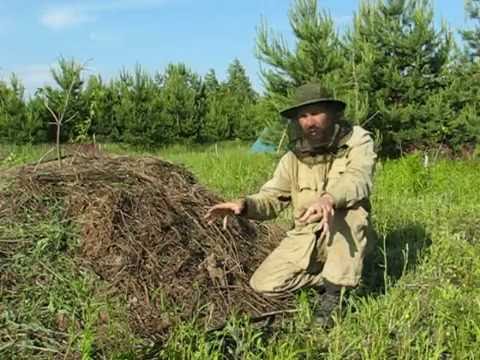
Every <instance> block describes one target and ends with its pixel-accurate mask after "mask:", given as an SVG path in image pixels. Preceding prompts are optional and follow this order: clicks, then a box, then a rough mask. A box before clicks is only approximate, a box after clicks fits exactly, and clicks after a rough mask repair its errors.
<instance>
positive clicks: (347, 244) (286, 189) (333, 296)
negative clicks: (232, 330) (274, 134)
mask: <svg viewBox="0 0 480 360" xmlns="http://www.w3.org/2000/svg"><path fill="white" fill-rule="evenodd" d="M294 100H295V103H294V105H293V106H291V107H289V108H287V109H285V110H283V111H281V112H280V114H281V115H282V116H284V117H286V118H288V119H289V120H290V125H291V126H290V127H291V128H292V129H293V133H292V136H291V138H293V147H292V149H291V151H289V152H287V153H286V154H285V155H284V156H283V157H282V159H281V160H280V162H279V164H278V166H277V168H276V170H275V173H274V175H273V177H272V179H271V180H270V181H268V182H267V183H266V184H265V185H264V186H263V187H262V188H261V190H260V192H259V193H257V194H255V195H251V196H247V197H246V198H244V199H242V200H239V201H234V202H226V203H221V204H217V205H215V206H213V207H212V208H210V209H209V210H208V212H207V215H206V218H207V220H208V221H209V222H210V223H211V222H212V221H213V219H214V218H216V217H224V216H227V215H240V216H245V217H247V218H250V219H255V220H266V219H271V218H274V217H276V216H277V215H278V214H279V213H280V212H281V211H282V210H283V209H285V208H286V207H287V206H288V205H290V204H291V205H292V206H293V212H294V220H295V226H294V228H293V229H292V230H290V231H289V232H288V233H287V236H286V237H285V238H284V239H283V240H282V241H281V242H280V244H279V245H278V247H277V248H276V249H275V250H274V251H273V252H272V253H271V254H270V255H269V256H268V257H267V258H266V259H265V260H264V262H263V263H262V264H261V265H260V267H259V268H258V269H257V270H256V271H255V273H254V274H253V276H252V278H251V280H250V285H251V287H252V288H253V289H254V290H256V291H257V292H260V293H263V294H264V295H267V296H275V295H280V294H284V293H286V292H292V291H295V290H298V289H300V288H302V287H307V286H308V287H313V288H317V289H319V292H320V290H321V291H322V295H321V304H320V307H319V309H318V312H317V320H318V321H319V322H320V323H321V324H322V325H327V324H331V320H332V319H331V313H332V311H333V310H334V309H335V307H336V306H337V305H338V303H339V300H340V293H341V289H342V288H344V287H349V288H351V287H355V286H357V285H358V283H359V280H360V276H361V273H362V267H363V259H364V256H365V253H366V250H367V244H368V243H369V241H370V240H371V237H370V236H367V235H368V234H369V219H368V218H369V216H368V215H369V214H368V212H369V211H370V203H369V200H368V198H369V195H370V191H371V187H372V176H373V168H374V163H375V159H376V154H375V152H374V144H373V141H372V138H371V137H370V134H369V133H368V132H367V131H366V130H364V129H362V128H361V127H360V126H354V127H351V126H350V125H349V124H347V123H346V122H344V121H343V120H342V119H343V111H344V109H345V106H346V104H345V103H344V102H342V101H339V100H336V99H334V98H332V97H330V96H328V95H326V92H325V90H324V89H322V88H321V86H320V85H319V84H306V85H303V86H301V87H299V88H298V89H297V90H296V92H295V95H294Z"/></svg>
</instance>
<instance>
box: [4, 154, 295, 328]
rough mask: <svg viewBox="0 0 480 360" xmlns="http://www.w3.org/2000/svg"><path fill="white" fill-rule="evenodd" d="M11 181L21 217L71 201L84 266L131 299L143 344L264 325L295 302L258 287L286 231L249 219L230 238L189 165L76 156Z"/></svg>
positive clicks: (233, 224) (237, 222) (68, 212)
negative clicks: (260, 318) (188, 326)
mask: <svg viewBox="0 0 480 360" xmlns="http://www.w3.org/2000/svg"><path fill="white" fill-rule="evenodd" d="M10 176H12V179H13V182H14V184H13V187H11V190H10V191H6V192H3V193H2V197H3V198H4V199H5V198H6V197H9V201H8V204H9V205H8V206H9V208H10V209H11V211H12V214H13V212H14V211H15V208H17V209H18V208H23V209H25V208H32V210H34V211H39V210H41V209H38V208H37V209H35V207H39V206H40V205H39V204H45V202H38V201H35V200H34V199H38V198H42V199H53V200H60V201H62V202H63V204H64V211H65V216H67V217H68V218H69V219H73V221H74V222H75V223H76V224H78V225H79V229H80V232H81V246H80V248H79V253H78V261H80V262H81V263H82V264H83V265H85V264H86V265H87V266H88V267H90V268H91V269H93V270H94V271H95V272H96V273H97V274H98V275H100V276H101V277H102V278H103V279H105V280H106V281H108V282H109V283H110V284H111V287H112V289H114V291H115V292H116V293H118V294H121V295H123V296H127V299H128V307H129V313H128V319H129V322H130V324H131V326H132V327H133V329H135V330H136V331H137V332H138V333H140V334H142V335H146V336H153V337H156V336H157V335H160V334H165V333H166V332H168V329H170V328H171V327H172V325H174V324H175V323H176V322H177V321H179V320H181V319H183V320H185V319H191V318H192V317H197V318H198V319H199V321H201V322H203V323H204V324H205V326H206V327H214V326H217V325H219V324H221V323H222V322H223V321H225V319H226V318H227V317H228V316H229V315H230V314H232V313H233V312H235V313H244V314H248V315H251V316H256V315H259V314H261V313H263V312H266V311H272V310H278V309H282V308H285V307H286V303H287V302H288V301H289V300H287V299H283V300H282V299H281V300H273V299H267V298H264V297H262V296H259V295H258V294H256V293H254V292H253V291H252V290H251V289H250V288H249V286H248V279H249V277H250V275H251V274H252V272H253V271H254V270H255V268H256V267H257V266H258V265H259V264H260V262H261V261H262V260H263V259H264V258H265V256H266V255H267V254H268V252H269V251H271V250H272V249H273V247H274V246H275V245H276V244H277V243H278V240H279V237H281V236H282V235H283V234H282V233H283V231H282V230H281V229H279V228H278V227H275V226H266V225H262V224H257V223H254V222H251V221H248V220H245V219H243V218H230V219H229V221H228V224H227V227H226V228H225V229H224V228H223V226H222V222H221V221H218V222H217V223H215V224H214V225H210V226H209V225H207V224H206V222H205V221H204V219H203V217H204V215H205V213H206V210H207V209H208V207H210V206H211V205H213V204H215V203H217V202H219V201H221V200H222V199H220V198H219V197H218V196H216V195H215V194H212V193H211V192H209V191H207V190H206V189H205V188H204V187H203V186H202V185H200V184H199V183H198V182H197V181H196V179H195V178H194V176H193V175H192V174H191V173H190V172H189V171H187V170H186V169H184V168H183V167H181V166H178V165H174V164H172V163H170V162H167V161H163V160H160V159H158V158H150V157H141V158H139V157H106V156H102V157H99V158H87V157H80V156H76V157H73V158H68V159H65V160H63V165H62V167H61V168H60V167H59V166H58V164H57V163H56V162H54V161H51V162H47V163H43V164H40V165H31V166H30V165H29V166H24V167H21V168H18V169H15V170H14V171H13V172H12V171H10ZM3 203H4V204H5V203H6V202H5V201H3ZM2 211H3V212H4V214H5V211H7V209H5V208H4V209H2ZM166 304H167V305H166ZM173 309H175V310H173Z"/></svg>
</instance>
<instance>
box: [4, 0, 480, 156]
mask: <svg viewBox="0 0 480 360" xmlns="http://www.w3.org/2000/svg"><path fill="white" fill-rule="evenodd" d="M456 6H461V5H456ZM465 10H466V13H467V15H468V16H469V18H470V19H471V22H472V26H470V28H469V29H464V30H461V31H460V32H459V34H458V36H455V33H454V32H453V31H452V30H451V29H449V28H448V26H447V25H446V24H445V23H442V24H441V25H440V26H437V25H436V24H435V18H434V9H433V2H432V1H431V0H373V1H372V0H370V1H367V0H363V1H360V5H359V8H358V9H357V11H356V12H355V14H354V16H353V18H352V21H351V24H350V26H348V27H346V28H345V29H343V30H342V31H339V29H338V28H337V27H336V25H335V21H334V19H333V17H332V16H331V15H330V14H329V13H328V12H327V11H325V10H322V9H321V8H320V7H319V5H318V2H317V0H295V1H293V3H292V5H291V8H290V12H289V14H288V17H289V20H290V24H291V28H292V32H293V35H294V41H293V44H291V42H290V43H289V42H288V41H287V40H286V38H285V37H284V35H282V34H278V33H276V32H275V31H274V30H272V29H271V28H270V26H269V25H268V24H267V23H266V22H263V23H262V24H261V25H260V26H259V29H258V33H257V41H256V56H257V58H258V59H259V60H260V62H261V65H262V66H261V75H262V80H263V84H264V87H265V90H264V93H263V94H258V93H257V92H256V91H254V89H253V88H252V85H251V83H250V80H249V78H248V76H247V75H246V72H245V69H244V67H243V66H242V64H241V63H240V62H239V61H238V60H235V61H233V62H232V64H230V66H229V68H228V74H227V77H226V80H225V81H222V82H221V81H219V80H218V79H217V77H216V74H215V72H214V70H210V71H209V72H208V73H207V74H206V75H205V76H203V77H202V76H200V75H198V74H196V73H194V72H193V71H192V70H190V69H189V68H188V66H186V65H184V64H171V65H169V66H168V67H167V68H166V69H165V71H164V72H163V73H157V74H155V75H153V76H151V75H149V74H147V73H146V72H145V71H144V70H142V68H141V67H140V66H138V67H137V68H136V69H135V70H134V71H133V72H128V71H122V72H121V73H120V75H119V76H118V77H117V78H115V79H113V80H110V81H108V82H105V81H104V80H103V79H102V78H101V77H100V76H99V75H93V76H90V77H88V78H87V79H84V77H83V76H82V70H83V67H82V65H81V64H78V63H76V62H75V61H73V60H65V59H61V60H60V61H59V65H58V67H57V68H56V69H54V70H52V76H53V78H54V80H55V83H56V86H45V87H43V88H41V89H38V90H37V91H36V92H35V94H34V96H32V97H30V98H29V99H25V96H24V89H23V87H22V85H21V83H20V81H19V80H18V79H17V78H16V77H15V76H13V77H12V78H11V79H10V81H9V82H8V83H6V82H0V141H8V142H12V141H13V142H20V143H22V142H23V143H24V142H33V143H34V142H45V141H49V140H52V139H53V134H54V133H55V130H56V124H55V123H54V122H52V114H51V111H50V112H49V111H48V110H47V106H46V105H49V107H50V108H51V109H52V110H53V112H55V113H56V114H58V113H60V112H62V111H63V110H64V112H65V114H64V115H65V116H64V119H66V120H65V122H64V123H63V124H62V131H61V137H62V140H63V141H88V139H90V138H91V137H92V136H93V134H95V136H96V138H97V139H99V141H113V142H126V143H131V144H142V145H162V144H167V143H172V142H177V141H184V140H189V141H193V142H200V143H206V142H215V141H221V140H231V139H242V140H253V139H255V138H256V137H257V136H258V135H259V134H260V133H261V131H262V129H264V128H266V127H267V128H269V129H271V130H270V131H267V132H263V135H265V136H264V137H265V140H266V141H271V142H273V143H278V141H279V138H280V137H281V134H282V133H283V129H284V127H285V122H282V119H280V118H279V116H278V110H279V109H281V108H283V107H284V106H286V105H287V104H288V102H289V96H290V95H291V92H292V90H293V89H294V88H295V87H296V86H298V85H301V84H303V83H305V82H308V81H313V80H316V81H319V82H321V83H322V84H323V85H324V86H325V87H326V88H327V89H329V90H330V91H331V92H332V93H333V94H334V95H335V96H336V97H338V98H340V99H342V100H344V101H345V102H347V104H348V106H347V110H346V114H345V115H346V119H347V120H349V121H350V122H352V123H354V124H361V125H362V126H364V127H365V128H367V129H368V130H370V131H372V132H373V133H374V134H375V136H376V138H377V141H378V142H379V144H380V151H381V152H382V153H383V154H385V155H398V154H401V153H403V152H405V151H410V150H412V149H416V148H425V147H434V146H435V147H436V146H440V145H441V146H446V147H448V148H450V149H453V150H458V149H460V148H462V147H465V146H475V145H476V144H477V143H478V140H479V138H480V105H479V104H480V61H479V58H480V26H479V25H480V0H467V1H466V6H465ZM66 99H68V106H66V107H65V103H66V101H65V100H66ZM67 120H69V121H67Z"/></svg>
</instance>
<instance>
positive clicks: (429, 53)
mask: <svg viewBox="0 0 480 360" xmlns="http://www.w3.org/2000/svg"><path fill="white" fill-rule="evenodd" d="M346 48H347V49H348V51H347V57H348V58H349V59H350V64H351V65H350V71H348V72H346V74H348V75H350V74H351V75H352V76H351V77H350V78H351V79H352V80H353V82H352V81H350V82H349V81H348V78H347V79H346V81H345V82H344V83H345V84H346V86H347V87H348V88H350V89H351V90H350V91H349V90H348V89H347V93H348V96H346V98H347V101H348V102H349V103H350V105H351V106H352V105H353V107H354V110H353V111H351V110H350V111H351V112H350V113H353V114H355V115H356V116H357V119H358V115H359V109H360V111H361V115H362V117H363V119H362V118H360V121H362V120H363V121H365V120H367V119H370V121H369V123H368V124H367V127H368V128H370V129H372V130H377V131H379V132H381V134H382V137H383V151H384V152H385V153H389V154H392V153H398V152H401V151H402V150H405V149H406V148H409V147H411V145H414V144H416V143H418V142H419V140H420V139H422V140H424V142H425V143H428V142H431V141H435V140H438V138H437V137H435V136H432V129H433V128H436V129H440V128H441V126H442V124H441V122H440V121H441V120H440V119H430V118H428V116H427V112H426V111H425V106H426V104H427V103H429V97H430V96H432V94H435V93H436V92H437V91H439V90H441V89H442V86H443V85H442V82H443V75H444V73H443V72H444V70H445V69H446V67H447V65H448V64H449V60H450V54H451V49H452V41H451V34H450V32H449V31H448V30H447V29H446V28H445V27H442V28H441V29H440V30H438V31H437V30H436V29H435V26H434V16H433V5H432V4H431V1H429V0H421V1H413V0H377V1H375V2H367V1H365V2H363V3H362V4H361V7H360V11H359V13H358V15H357V16H356V17H355V20H354V28H353V30H352V32H351V33H350V34H349V37H348V42H347V44H346ZM439 120H440V121H439ZM435 121H437V123H435V124H433V122H435Z"/></svg>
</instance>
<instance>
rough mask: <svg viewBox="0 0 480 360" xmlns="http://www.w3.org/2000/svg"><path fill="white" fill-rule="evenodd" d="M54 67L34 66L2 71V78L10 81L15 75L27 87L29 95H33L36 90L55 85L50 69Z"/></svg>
mask: <svg viewBox="0 0 480 360" xmlns="http://www.w3.org/2000/svg"><path fill="white" fill-rule="evenodd" d="M51 67H52V65H47V64H32V65H25V66H19V67H15V68H13V69H2V70H3V71H2V72H1V73H2V74H1V75H2V76H1V77H2V78H3V80H4V81H8V80H9V78H10V76H11V74H12V73H14V74H15V75H16V76H17V77H18V78H19V79H20V81H21V83H22V84H23V86H24V87H25V91H26V94H27V95H33V94H34V93H35V90H37V89H38V88H39V87H43V86H45V85H53V83H54V81H53V78H52V74H51V73H50V68H51Z"/></svg>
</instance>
